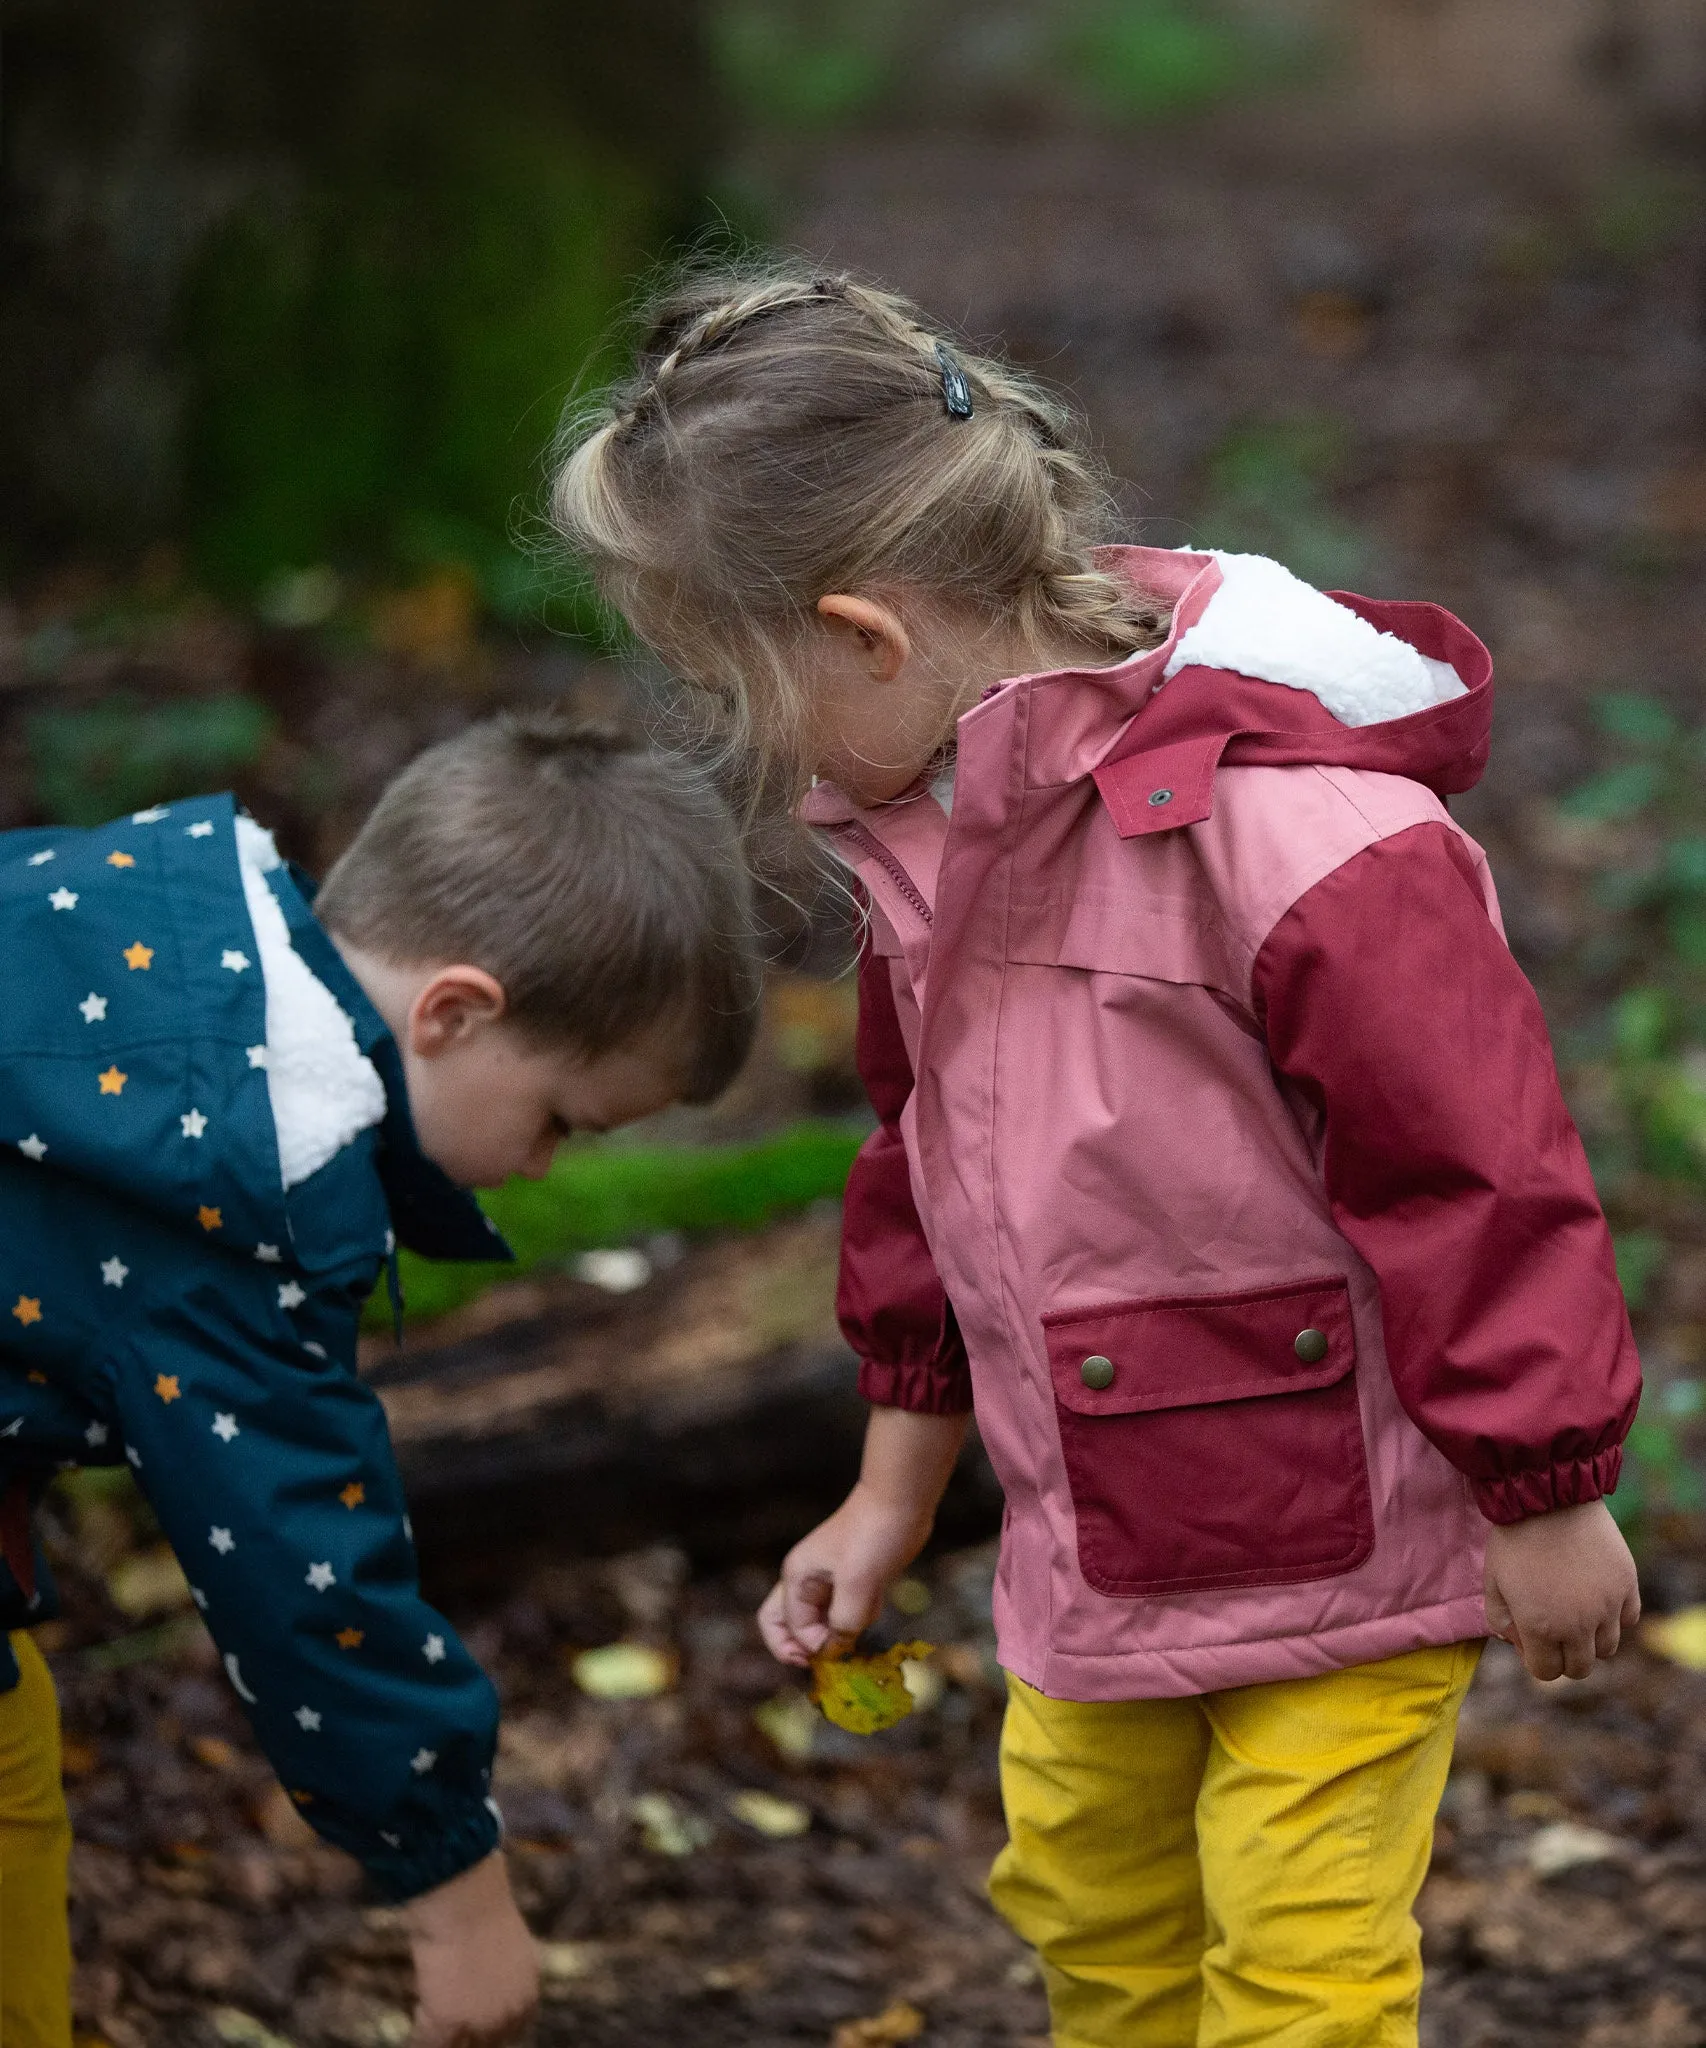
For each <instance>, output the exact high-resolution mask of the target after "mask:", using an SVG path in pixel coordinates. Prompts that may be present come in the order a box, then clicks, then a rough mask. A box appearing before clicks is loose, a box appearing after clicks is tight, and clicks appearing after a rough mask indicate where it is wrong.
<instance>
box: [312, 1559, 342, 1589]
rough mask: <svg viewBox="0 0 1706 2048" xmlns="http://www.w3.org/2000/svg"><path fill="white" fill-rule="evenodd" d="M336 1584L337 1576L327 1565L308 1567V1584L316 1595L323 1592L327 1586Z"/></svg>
mask: <svg viewBox="0 0 1706 2048" xmlns="http://www.w3.org/2000/svg"><path fill="white" fill-rule="evenodd" d="M337 1583H338V1575H337V1573H336V1572H335V1571H333V1569H332V1567H331V1566H330V1565H329V1564H311V1565H310V1566H309V1567H308V1584H309V1585H311V1586H312V1587H313V1588H314V1590H315V1592H316V1593H323V1592H325V1590H326V1588H327V1587H328V1586H335V1585H336V1584H337Z"/></svg>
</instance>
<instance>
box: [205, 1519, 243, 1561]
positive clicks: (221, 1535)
mask: <svg viewBox="0 0 1706 2048" xmlns="http://www.w3.org/2000/svg"><path fill="white" fill-rule="evenodd" d="M207 1540H208V1542H209V1543H211V1544H212V1545H213V1547H214V1549H215V1550H217V1551H218V1552H219V1554H220V1556H221V1557H229V1556H230V1555H231V1553H232V1551H234V1550H235V1549H236V1548H237V1539H236V1537H234V1536H233V1535H232V1533H231V1531H230V1530H229V1529H221V1528H219V1527H217V1526H215V1527H214V1528H212V1529H209V1530H208V1532H207Z"/></svg>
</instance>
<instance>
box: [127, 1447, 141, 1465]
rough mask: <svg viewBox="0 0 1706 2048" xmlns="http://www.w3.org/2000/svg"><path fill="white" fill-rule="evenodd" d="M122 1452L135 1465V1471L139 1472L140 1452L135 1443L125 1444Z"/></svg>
mask: <svg viewBox="0 0 1706 2048" xmlns="http://www.w3.org/2000/svg"><path fill="white" fill-rule="evenodd" d="M124 1454H125V1456H126V1457H127V1458H128V1459H129V1460H130V1462H131V1463H132V1464H133V1465H134V1466H135V1467H136V1469H137V1471H138V1472H140V1471H141V1470H142V1453H141V1452H140V1451H139V1450H138V1449H137V1448H136V1446H135V1444H126V1445H125V1447H124Z"/></svg>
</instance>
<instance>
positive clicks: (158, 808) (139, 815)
mask: <svg viewBox="0 0 1706 2048" xmlns="http://www.w3.org/2000/svg"><path fill="white" fill-rule="evenodd" d="M171 815H172V814H171V812H170V811H169V810H167V808H166V806H165V805H164V804H155V805H153V806H152V808H151V809H149V810H146V811H132V812H131V814H130V822H131V823H132V824H133V825H158V824H159V822H160V820H161V819H162V818H169V817H170V816H171Z"/></svg>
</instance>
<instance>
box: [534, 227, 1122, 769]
mask: <svg viewBox="0 0 1706 2048" xmlns="http://www.w3.org/2000/svg"><path fill="white" fill-rule="evenodd" d="M945 350H951V353H949V354H947V355H946V356H945V355H944V351H945ZM950 373H953V374H957V375H958V376H961V377H963V379H964V384H963V386H961V387H958V391H957V394H956V395H957V396H958V397H959V400H960V406H961V409H959V410H956V409H955V407H954V405H953V404H952V403H947V404H945V403H944V391H945V389H947V388H948V387H947V386H946V385H945V382H944V379H945V376H947V375H949V374H950ZM967 407H969V410H965V409H964V408H967ZM551 513H552V521H553V524H554V525H555V527H556V529H557V531H558V532H559V533H560V534H561V535H562V536H563V538H564V539H565V540H566V541H567V542H568V543H569V545H570V547H571V549H572V550H573V551H574V553H575V554H576V555H577V556H578V557H579V558H580V559H581V560H582V561H583V562H584V563H585V564H586V565H587V566H588V568H589V569H590V570H591V573H592V575H593V578H594V580H595V583H596V585H597V588H598V590H599V591H600V593H601V594H602V596H603V597H604V598H605V600H606V601H607V602H609V603H610V604H611V605H612V606H614V607H615V609H616V610H617V611H618V612H620V613H621V614H622V615H623V616H624V617H625V618H626V619H627V620H628V621H629V623H630V624H631V625H632V626H633V628H634V629H635V631H636V632H637V633H638V634H639V636H640V638H641V639H642V640H644V641H646V642H647V643H649V644H650V645H651V646H652V647H654V648H655V649H656V650H657V652H658V653H659V654H660V655H662V656H663V658H664V659H665V661H667V662H668V663H669V664H670V665H671V666H672V667H673V668H674V669H675V670H676V672H677V673H678V674H680V675H681V676H683V677H684V678H686V679H687V680H689V681H691V682H696V683H698V684H701V685H703V686H705V687H707V688H709V689H711V690H713V691H715V692H716V693H717V694H718V696H719V697H720V698H721V700H722V701H723V702H724V703H725V704H726V705H727V706H728V708H729V709H730V710H731V711H732V713H733V714H734V718H735V722H736V725H737V727H738V729H739V732H740V735H741V737H743V738H744V739H746V740H747V741H749V742H750V743H751V744H752V746H753V748H754V750H755V752H756V754H757V755H758V756H759V758H760V759H761V760H765V761H767V762H768V763H769V764H770V765H771V767H772V768H780V769H782V770H783V771H784V772H785V774H786V776H787V777H788V779H790V780H793V781H795V782H797V781H798V780H799V779H800V778H801V776H802V774H803V770H804V767H805V765H806V764H805V762H804V758H803V752H802V747H803V740H802V734H803V732H804V729H805V725H806V715H807V708H808V707H807V694H808V690H807V685H806V684H805V683H804V682H803V681H802V679H801V676H800V673H799V668H800V665H799V664H798V663H797V662H794V661H791V660H790V655H791V654H793V653H794V652H796V651H797V648H798V645H799V643H800V642H801V640H802V639H803V637H804V635H805V632H806V629H807V627H808V625H809V623H810V622H811V620H812V618H813V614H814V607H815V606H816V603H817V600H818V599H819V598H820V597H822V596H824V595H826V594H827V593H829V592H831V591H884V590H887V591H897V592H898V591H902V590H919V591H923V592H927V593H929V594H930V595H932V596H934V597H936V598H938V599H941V600H944V601H946V602H947V603H948V604H950V605H952V606H954V607H957V608H958V609H959V610H960V611H961V612H963V613H964V614H965V615H967V616H968V617H970V618H972V619H974V620H976V621H977V622H979V623H980V624H983V625H990V624H1000V625H1003V626H1004V627H1006V628H1007V629H1008V630H1009V631H1011V632H1012V633H1013V634H1014V635H1015V636H1016V637H1017V638H1018V639H1020V640H1021V641H1022V643H1023V644H1026V645H1035V646H1039V647H1052V646H1058V645H1059V644H1060V643H1061V642H1063V641H1064V642H1066V643H1068V644H1070V645H1072V646H1075V647H1082V648H1083V650H1084V655H1085V659H1086V661H1087V662H1094V661H1108V660H1117V659H1120V658H1122V657H1123V656H1125V655H1128V654H1132V653H1135V652H1137V651H1139V650H1140V649H1142V648H1145V647H1149V646H1153V645H1155V644H1156V643H1157V641H1158V640H1159V638H1160V637H1161V632H1162V618H1161V608H1160V607H1159V606H1158V605H1157V603H1156V602H1155V601H1154V600H1152V599H1146V598H1145V597H1144V596H1143V595H1142V593H1140V592H1137V591H1134V590H1133V589H1132V587H1131V586H1130V585H1129V584H1128V583H1127V582H1125V581H1124V580H1123V579H1121V578H1120V577H1118V576H1116V575H1113V574H1111V573H1109V571H1108V570H1107V569H1105V568H1103V567H1101V566H1099V565H1098V563H1097V561H1096V559H1095V557H1094V553H1093V550H1094V547H1095V544H1096V543H1097V541H1098V540H1100V539H1101V538H1103V536H1104V534H1105V533H1106V532H1107V531H1108V527H1109V501H1108V496H1107V492H1106V489H1105V486H1104V484H1103V481H1102V478H1101V476H1100V474H1099V472H1098V470H1097V468H1096V466H1095V464H1094V463H1093V461H1092V459H1091V458H1090V456H1089V455H1088V454H1087V453H1086V452H1085V450H1084V448H1083V446H1082V444H1081V442H1080V441H1079V438H1078V434H1077V423H1076V421H1075V420H1074V418H1073V415H1072V414H1071V412H1070V411H1069V410H1068V408H1067V407H1066V406H1065V405H1064V404H1063V403H1062V402H1061V401H1060V400H1059V399H1057V398H1056V397H1054V396H1053V395H1052V394H1050V393H1048V392H1046V391H1045V390H1043V389H1042V387H1041V386H1039V385H1037V384H1036V383H1034V382H1032V380H1031V379H1029V378H1028V377H1026V376H1024V375H1023V374H1021V373H1020V372H1019V371H1017V370H1015V369H1014V368H1012V367H1011V366H1010V365H1009V364H1007V363H1004V362H1002V361H1000V360H998V359H997V358H994V357H991V356H983V355H976V354H972V353H969V352H967V351H965V350H963V349H960V348H959V347H957V345H954V344H952V343H950V341H949V339H948V337H947V336H946V335H945V334H944V333H943V331H942V330H941V329H940V328H939V327H936V326H933V325H932V324H931V323H930V322H929V321H927V319H926V318H925V316H924V315H923V314H922V313H921V312H920V311H919V309H918V308H917V307H916V306H914V305H913V304H912V303H911V302H910V301H909V300H907V299H905V298H902V297H901V296H900V295H899V294H898V293H894V292H889V291H884V290H882V289H880V288H878V287H876V286H874V285H869V284H865V283H863V282H861V281H859V280H858V279H856V278H853V277H851V276H848V275H846V274H844V273H839V272H824V271H818V270H814V269H810V268H807V267H804V266H799V267H794V266H788V265H782V266H767V267H765V268H763V269H759V270H754V271H748V272H742V271H730V270H727V269H698V270H693V271H689V272H688V273H687V274H685V275H684V276H683V277H682V278H680V279H679V280H678V281H677V282H676V283H675V284H674V285H673V286H672V287H671V288H670V289H669V290H668V291H667V292H665V293H664V295H663V296H661V297H660V298H659V299H658V300H657V301H656V302H655V303H654V304H653V306H652V307H651V309H650V314H649V318H648V320H647V323H646V326H645V329H644V332H643V334H642V337H641V340H640V342H639V346H638V348H637V350H636V351H635V357H634V366H633V370H632V372H631V374H630V375H629V376H628V377H627V378H625V379H624V380H623V381H622V382H621V383H619V384H618V385H616V386H615V387H614V388H613V389H611V390H610V391H608V392H607V393H605V394H604V395H603V397H602V398H600V399H599V400H598V401H597V402H595V403H594V404H593V405H591V406H590V407H587V408H584V409H582V410H580V411H578V412H576V413H573V414H571V416H570V417H569V418H568V419H567V420H566V421H565V424H564V427H563V430H562V433H561V435H560V436H559V441H558V446H557V450H556V461H555V476H554V482H553V487H552V496H551Z"/></svg>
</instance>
